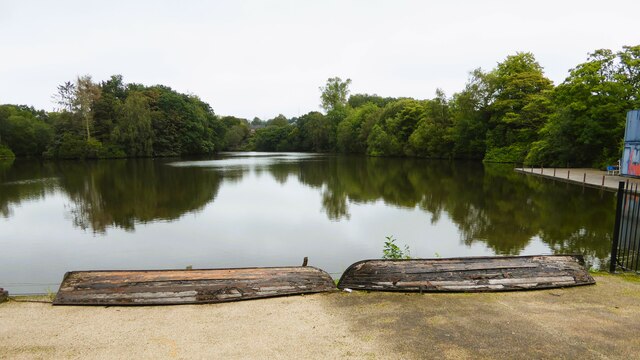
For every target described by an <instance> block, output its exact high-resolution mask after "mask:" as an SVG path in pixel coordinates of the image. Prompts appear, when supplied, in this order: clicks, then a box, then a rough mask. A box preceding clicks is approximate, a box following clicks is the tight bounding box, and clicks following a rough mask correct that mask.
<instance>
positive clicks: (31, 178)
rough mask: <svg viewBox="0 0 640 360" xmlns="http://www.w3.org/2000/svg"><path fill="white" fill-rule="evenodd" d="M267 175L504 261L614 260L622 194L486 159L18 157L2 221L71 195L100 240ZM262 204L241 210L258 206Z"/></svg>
mask: <svg viewBox="0 0 640 360" xmlns="http://www.w3.org/2000/svg"><path fill="white" fill-rule="evenodd" d="M266 174H268V176H270V177H271V178H273V179H274V180H275V181H276V182H277V183H279V184H281V185H282V186H287V184H288V182H289V181H296V182H297V183H299V184H303V185H304V186H305V187H307V188H312V189H315V191H317V192H318V193H319V194H320V195H321V196H320V199H321V203H320V204H318V206H319V207H320V208H321V209H322V211H323V213H324V214H325V216H326V217H327V218H329V219H331V220H333V221H336V222H349V221H350V217H351V208H352V207H353V206H356V205H361V204H374V203H377V202H382V203H384V204H385V205H386V206H390V207H396V208H401V209H408V210H409V209H418V210H419V211H422V212H423V213H424V214H425V215H427V216H428V219H429V221H430V222H431V224H433V225H437V224H438V223H439V222H440V220H441V219H442V218H443V217H447V218H449V219H450V220H451V221H452V222H453V223H454V224H455V226H456V227H457V229H458V232H459V239H460V243H461V245H465V246H472V245H474V244H478V243H480V244H485V245H486V246H487V247H488V248H490V249H491V250H492V251H493V252H494V253H495V254H504V255H507V254H510V255H511V254H513V255H515V254H520V253H521V252H522V251H523V249H525V248H526V247H527V246H528V245H529V244H530V243H531V241H532V239H536V238H537V239H539V240H540V241H542V242H543V243H544V244H546V245H547V246H548V247H549V249H551V251H553V252H556V253H581V254H585V255H587V256H588V257H589V258H590V259H591V260H590V262H592V263H597V262H605V261H606V260H607V257H608V254H609V246H610V245H609V239H610V238H611V230H612V227H613V216H614V211H613V209H614V205H615V204H614V197H613V194H611V193H602V192H599V191H597V190H593V189H586V190H583V189H581V188H580V187H577V186H573V185H566V184H564V183H554V182H551V181H549V180H543V179H539V178H534V177H530V176H524V175H521V174H516V173H514V172H513V170H512V168H511V167H509V166H506V167H505V166H498V165H483V164H482V163H477V162H447V161H426V160H418V159H388V158H365V157H335V156H320V155H309V154H228V155H224V156H221V157H219V158H216V159H207V160H200V161H198V160H194V161H168V160H151V159H141V160H113V161H96V162H72V161H68V162H31V161H16V162H15V163H13V164H4V165H2V166H0V214H1V215H2V216H3V217H5V218H10V217H11V216H12V214H13V209H14V208H15V207H18V206H20V204H21V203H22V202H24V201H28V200H42V199H45V198H46V197H47V196H48V195H50V194H52V193H54V192H56V191H59V192H62V193H64V194H65V195H66V197H67V198H68V199H69V204H68V206H67V218H68V219H69V220H70V221H72V223H73V224H74V226H76V227H78V228H81V229H88V230H91V231H93V232H95V233H105V232H106V231H107V230H108V229H109V228H111V227H118V228H122V229H125V230H127V231H134V230H135V227H136V224H144V223H148V222H153V221H175V220H176V219H179V218H180V217H181V216H183V215H184V214H187V213H193V212H198V211H199V210H201V209H203V208H204V207H205V206H206V205H207V204H211V203H213V202H215V199H216V196H217V195H218V192H219V190H220V188H221V186H222V185H223V184H240V185H241V184H242V182H243V180H244V179H245V177H247V176H248V175H252V176H254V177H257V178H259V177H260V176H265V175H266ZM238 201H240V200H238ZM258 201H259V199H252V200H251V201H248V202H246V203H239V204H238V206H244V207H252V206H258V203H257V202H258ZM259 205H260V206H267V207H270V208H273V209H274V210H277V207H278V204H259ZM397 220H398V219H388V221H389V222H394V221H397ZM382 235H385V234H381V236H382Z"/></svg>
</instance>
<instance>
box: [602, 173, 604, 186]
mask: <svg viewBox="0 0 640 360" xmlns="http://www.w3.org/2000/svg"><path fill="white" fill-rule="evenodd" d="M602 187H604V175H602Z"/></svg>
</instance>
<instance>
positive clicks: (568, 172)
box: [567, 169, 571, 180]
mask: <svg viewBox="0 0 640 360" xmlns="http://www.w3.org/2000/svg"><path fill="white" fill-rule="evenodd" d="M569 174H571V170H569V169H567V180H569Z"/></svg>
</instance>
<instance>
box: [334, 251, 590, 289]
mask: <svg viewBox="0 0 640 360" xmlns="http://www.w3.org/2000/svg"><path fill="white" fill-rule="evenodd" d="M583 264H584V260H583V259H582V256H580V255H538V256H505V257H470V258H450V259H411V260H364V261H359V262H357V263H354V264H353V265H351V266H350V267H349V268H348V269H347V270H346V271H345V273H344V274H343V275H342V277H341V278H340V281H339V282H338V288H340V289H345V288H351V289H358V290H379V291H419V292H436V291H442V292H449V291H452V292H475V291H510V290H523V289H548V288H557V287H567V286H579V285H590V284H595V280H594V279H593V278H592V277H591V275H590V274H589V272H588V271H586V269H585V268H584V265H583Z"/></svg>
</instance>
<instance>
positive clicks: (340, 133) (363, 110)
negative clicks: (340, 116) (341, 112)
mask: <svg viewBox="0 0 640 360" xmlns="http://www.w3.org/2000/svg"><path fill="white" fill-rule="evenodd" d="M380 113H381V110H380V108H379V107H378V106H377V105H376V104H374V103H372V102H367V103H365V104H363V105H362V106H359V107H357V108H355V109H354V110H353V111H351V112H350V113H349V115H347V117H346V118H345V119H344V120H343V121H342V122H340V124H338V128H337V133H336V137H337V147H338V150H339V151H340V152H344V153H356V154H364V153H366V151H367V138H368V137H369V133H370V132H371V129H372V128H373V126H374V125H375V123H376V122H377V121H378V118H379V117H380Z"/></svg>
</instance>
